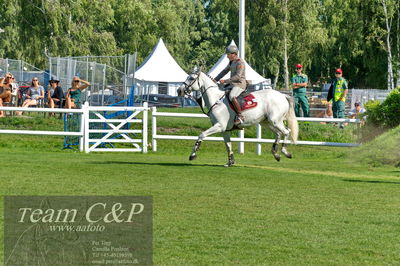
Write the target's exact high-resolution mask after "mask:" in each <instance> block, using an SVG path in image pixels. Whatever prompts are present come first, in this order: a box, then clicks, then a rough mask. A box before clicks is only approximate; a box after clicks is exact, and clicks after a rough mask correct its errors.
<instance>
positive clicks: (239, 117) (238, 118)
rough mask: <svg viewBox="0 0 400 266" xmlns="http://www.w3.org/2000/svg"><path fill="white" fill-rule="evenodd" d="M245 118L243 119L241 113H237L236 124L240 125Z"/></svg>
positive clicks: (234, 122)
mask: <svg viewBox="0 0 400 266" xmlns="http://www.w3.org/2000/svg"><path fill="white" fill-rule="evenodd" d="M243 120H244V119H243V116H241V115H236V118H235V121H233V124H234V125H235V126H238V125H240V124H242V123H243V122H244V121H243Z"/></svg>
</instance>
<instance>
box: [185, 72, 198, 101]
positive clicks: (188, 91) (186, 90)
mask: <svg viewBox="0 0 400 266" xmlns="http://www.w3.org/2000/svg"><path fill="white" fill-rule="evenodd" d="M199 77H200V73H199V74H197V77H196V78H195V79H193V82H192V83H190V84H187V83H186V81H185V82H183V85H185V88H184V90H183V92H184V93H185V95H186V96H189V97H191V98H193V97H192V96H191V95H190V93H192V90H191V87H192V86H193V85H194V83H195V82H196V81H197V82H198V80H199ZM198 85H199V87H200V84H198ZM202 96H203V95H202Z"/></svg>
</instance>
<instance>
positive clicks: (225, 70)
mask: <svg viewBox="0 0 400 266" xmlns="http://www.w3.org/2000/svg"><path fill="white" fill-rule="evenodd" d="M229 71H231V68H230V66H229V64H228V65H227V66H226V67H225V68H224V70H222V71H221V73H219V74H218V75H217V76H216V77H215V80H216V81H219V80H220V79H221V78H223V77H224V76H225V75H226V74H228V72H229Z"/></svg>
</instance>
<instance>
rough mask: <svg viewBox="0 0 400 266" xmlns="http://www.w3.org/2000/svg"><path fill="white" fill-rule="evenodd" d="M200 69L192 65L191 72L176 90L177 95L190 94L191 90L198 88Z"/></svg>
mask: <svg viewBox="0 0 400 266" xmlns="http://www.w3.org/2000/svg"><path fill="white" fill-rule="evenodd" d="M200 73H201V70H200V68H198V67H194V69H193V71H192V73H190V75H189V76H188V77H187V78H186V80H185V81H184V82H183V83H182V85H181V86H179V88H178V90H177V92H178V96H185V95H188V94H190V93H191V92H192V91H197V90H200V84H199V82H198V81H199V77H200Z"/></svg>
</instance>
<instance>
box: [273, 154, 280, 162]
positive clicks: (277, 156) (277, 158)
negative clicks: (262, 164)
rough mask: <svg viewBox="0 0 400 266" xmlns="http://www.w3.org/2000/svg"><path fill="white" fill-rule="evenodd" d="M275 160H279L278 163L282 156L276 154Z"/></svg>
mask: <svg viewBox="0 0 400 266" xmlns="http://www.w3.org/2000/svg"><path fill="white" fill-rule="evenodd" d="M274 157H275V160H277V161H278V162H279V161H280V160H281V156H280V155H279V154H277V153H275V154H274Z"/></svg>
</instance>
